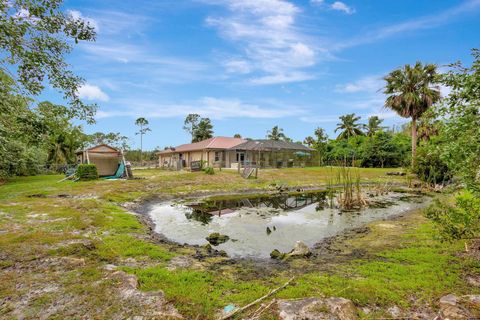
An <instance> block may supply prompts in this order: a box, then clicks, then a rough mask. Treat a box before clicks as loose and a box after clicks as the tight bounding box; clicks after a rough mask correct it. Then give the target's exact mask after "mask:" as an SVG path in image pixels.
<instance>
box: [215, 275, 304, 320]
mask: <svg viewBox="0 0 480 320" xmlns="http://www.w3.org/2000/svg"><path fill="white" fill-rule="evenodd" d="M293 279H295V277H291V278H290V280H288V281H287V282H285V284H283V286H281V287H278V288H276V289H273V290H272V291H270V292H269V293H267V294H266V295H264V296H263V297H260V298H258V299H257V300H255V301H253V302H250V303H249V304H247V305H246V306H244V307H242V308H239V309H236V310H234V311H232V312H230V313H229V314H226V315H224V316H223V317H221V318H220V319H219V320H226V319H230V318H231V317H233V316H234V315H236V314H237V313H240V312H243V311H245V310H247V309H248V308H250V307H252V306H254V305H256V304H257V303H259V302H262V301H263V300H265V299H267V298H268V297H270V296H272V295H273V294H275V293H277V292H278V291H280V290H282V289H283V288H285V287H286V286H288V285H289V284H290V282H292V281H293Z"/></svg>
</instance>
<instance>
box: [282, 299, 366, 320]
mask: <svg viewBox="0 0 480 320" xmlns="http://www.w3.org/2000/svg"><path fill="white" fill-rule="evenodd" d="M277 308H278V312H279V313H278V316H279V318H280V319H283V320H320V319H322V320H323V319H329V320H355V319H357V318H358V316H357V309H356V308H355V306H354V304H353V303H352V302H351V301H350V300H347V299H344V298H335V297H332V298H328V299H320V298H307V299H302V300H279V301H278V302H277Z"/></svg>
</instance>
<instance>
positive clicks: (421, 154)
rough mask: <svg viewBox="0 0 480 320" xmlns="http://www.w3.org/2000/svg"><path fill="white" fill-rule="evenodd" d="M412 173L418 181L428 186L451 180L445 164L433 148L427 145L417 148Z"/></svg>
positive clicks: (449, 171)
mask: <svg viewBox="0 0 480 320" xmlns="http://www.w3.org/2000/svg"><path fill="white" fill-rule="evenodd" d="M413 172H414V173H416V174H417V176H418V178H419V179H420V180H422V181H424V182H427V183H429V184H438V183H444V182H446V181H448V180H450V179H451V178H452V172H451V170H450V169H449V167H448V165H447V163H445V161H443V160H442V158H441V157H440V154H439V152H437V150H436V149H435V148H434V147H433V146H428V145H427V146H424V147H421V148H418V150H417V157H416V158H415V166H414V167H413Z"/></svg>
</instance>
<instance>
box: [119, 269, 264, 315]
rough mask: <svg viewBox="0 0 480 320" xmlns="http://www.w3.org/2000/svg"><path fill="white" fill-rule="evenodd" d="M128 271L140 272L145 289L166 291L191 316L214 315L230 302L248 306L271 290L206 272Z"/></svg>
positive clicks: (141, 282) (258, 284) (136, 273)
mask: <svg viewBox="0 0 480 320" xmlns="http://www.w3.org/2000/svg"><path fill="white" fill-rule="evenodd" d="M124 270H125V271H127V272H130V273H133V274H135V275H137V277H138V279H139V283H140V285H141V288H142V290H146V291H152V290H162V291H163V292H165V294H166V296H167V298H168V299H172V300H173V301H174V302H175V305H176V307H177V308H178V309H179V311H181V312H182V314H183V315H184V316H186V317H187V318H195V317H196V316H199V315H200V316H203V317H206V318H212V317H213V315H214V314H215V313H216V312H217V311H218V310H219V309H220V308H223V307H224V306H225V305H227V304H229V303H236V304H238V305H244V304H247V303H249V302H251V301H253V300H255V299H256V298H258V297H260V296H262V295H264V294H265V293H267V292H268V290H269V289H268V288H267V287H266V286H265V285H262V284H261V283H260V282H257V281H248V282H243V281H235V280H234V279H225V278H224V277H221V276H217V275H214V274H212V273H209V272H202V271H191V270H181V271H178V270H177V271H175V272H171V271H168V270H167V269H164V268H161V267H153V268H146V269H133V268H125V269H124Z"/></svg>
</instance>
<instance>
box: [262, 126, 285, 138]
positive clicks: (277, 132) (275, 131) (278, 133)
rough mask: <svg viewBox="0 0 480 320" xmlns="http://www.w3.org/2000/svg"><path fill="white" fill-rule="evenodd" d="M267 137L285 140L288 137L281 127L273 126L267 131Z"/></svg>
mask: <svg viewBox="0 0 480 320" xmlns="http://www.w3.org/2000/svg"><path fill="white" fill-rule="evenodd" d="M267 139H270V140H277V141H278V140H285V139H288V138H287V137H286V136H285V134H284V133H283V129H282V128H279V127H278V126H275V127H273V128H272V130H268V131H267Z"/></svg>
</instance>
